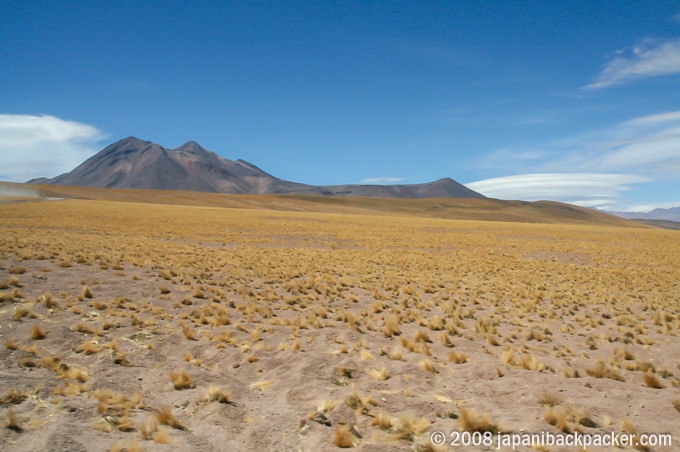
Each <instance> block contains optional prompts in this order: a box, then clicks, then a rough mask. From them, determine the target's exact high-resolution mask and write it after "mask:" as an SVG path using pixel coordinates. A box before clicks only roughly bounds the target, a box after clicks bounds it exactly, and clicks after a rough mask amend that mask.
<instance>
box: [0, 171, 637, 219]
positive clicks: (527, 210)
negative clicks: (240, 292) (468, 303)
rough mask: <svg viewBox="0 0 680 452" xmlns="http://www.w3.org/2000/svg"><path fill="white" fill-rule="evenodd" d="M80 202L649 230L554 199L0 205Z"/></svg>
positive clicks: (124, 196) (116, 197)
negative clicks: (529, 200) (528, 200)
mask: <svg viewBox="0 0 680 452" xmlns="http://www.w3.org/2000/svg"><path fill="white" fill-rule="evenodd" d="M71 199H75V200H79V199H84V200H96V201H103V202H110V201H113V202H131V203H150V204H167V205H179V206H203V207H212V208H236V209H260V210H279V211H293V212H326V213H339V214H355V215H385V216H392V215H397V216H410V217H421V218H447V219H452V220H481V221H511V222H519V223H553V224H581V225H599V226H622V227H632V228H650V226H647V225H644V224H641V223H638V222H635V221H631V220H626V219H624V218H619V217H615V216H613V215H608V214H606V213H604V212H599V211H597V210H595V209H589V208H586V207H579V206H573V205H570V204H564V203H560V202H553V201H534V202H527V201H504V200H500V199H490V198H467V199H461V198H457V199H456V198H448V199H442V198H439V199H435V198H430V199H398V198H371V197H348V196H310V195H291V194H284V195H281V194H274V195H272V194H256V195H247V194H246V195H238V196H231V195H224V194H221V193H205V192H196V191H167V190H132V189H122V190H120V189H116V190H112V189H107V188H90V187H73V186H61V185H38V184H16V183H11V182H0V204H3V203H14V202H40V201H48V200H55V201H57V202H61V201H66V202H68V200H71Z"/></svg>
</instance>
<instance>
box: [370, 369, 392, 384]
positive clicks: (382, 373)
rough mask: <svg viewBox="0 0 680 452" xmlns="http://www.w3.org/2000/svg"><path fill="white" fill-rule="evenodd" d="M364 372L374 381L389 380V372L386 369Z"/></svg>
mask: <svg viewBox="0 0 680 452" xmlns="http://www.w3.org/2000/svg"><path fill="white" fill-rule="evenodd" d="M366 372H367V373H368V375H370V376H371V377H373V378H375V379H376V380H380V381H385V380H387V379H389V378H390V370H389V369H388V368H387V367H382V368H380V369H368V370H367V371H366Z"/></svg>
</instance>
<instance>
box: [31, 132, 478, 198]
mask: <svg viewBox="0 0 680 452" xmlns="http://www.w3.org/2000/svg"><path fill="white" fill-rule="evenodd" d="M29 182H32V183H38V184H52V185H73V186H79V187H101V188H131V189H151V190H188V191H202V192H213V193H233V194H237V193H239V194H262V193H281V194H283V193H288V194H306V195H326V196H370V197H380V198H483V197H484V196H483V195H481V194H479V193H477V192H475V191H473V190H470V189H469V188H467V187H465V186H463V185H461V184H459V183H458V182H456V181H454V180H453V179H449V178H446V179H440V180H438V181H435V182H430V183H427V184H415V185H329V186H315V185H306V184H298V183H295V182H289V181H285V180H282V179H279V178H276V177H274V176H272V175H271V174H268V173H266V172H264V171H262V170H261V169H260V168H258V167H257V166H255V165H253V164H251V163H248V162H245V161H243V160H236V161H232V160H228V159H225V158H223V157H220V156H219V155H217V154H215V153H214V152H210V151H208V150H206V149H203V148H202V147H201V146H200V145H199V144H198V143H196V142H194V141H189V142H187V143H185V144H184V145H182V146H180V147H179V148H177V149H165V148H163V147H162V146H159V145H157V144H155V143H152V142H150V141H142V140H140V139H137V138H134V137H129V138H125V139H123V140H120V141H118V142H116V143H113V144H112V145H110V146H108V147H106V148H104V149H103V150H102V151H100V152H99V153H98V154H96V155H94V156H92V157H90V158H89V159H87V160H86V161H85V162H83V163H82V164H81V165H79V166H78V167H77V168H75V169H74V170H73V171H71V172H69V173H65V174H62V175H60V176H57V177H55V178H52V179H45V178H41V179H35V180H33V181H29Z"/></svg>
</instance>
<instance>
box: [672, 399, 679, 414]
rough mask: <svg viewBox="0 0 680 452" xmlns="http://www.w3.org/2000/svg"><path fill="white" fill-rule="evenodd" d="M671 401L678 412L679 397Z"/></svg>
mask: <svg viewBox="0 0 680 452" xmlns="http://www.w3.org/2000/svg"><path fill="white" fill-rule="evenodd" d="M672 403H673V408H675V409H676V410H678V412H680V399H675V400H673V402H672Z"/></svg>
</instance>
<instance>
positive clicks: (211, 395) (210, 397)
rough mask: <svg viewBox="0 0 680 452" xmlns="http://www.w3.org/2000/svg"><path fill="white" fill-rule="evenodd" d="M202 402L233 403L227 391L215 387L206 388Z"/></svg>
mask: <svg viewBox="0 0 680 452" xmlns="http://www.w3.org/2000/svg"><path fill="white" fill-rule="evenodd" d="M203 400H205V401H206V402H219V403H233V401H232V400H231V393H230V392H229V390H228V389H226V388H223V387H221V386H215V385H210V386H209V387H208V390H207V391H206V393H205V396H203Z"/></svg>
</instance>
